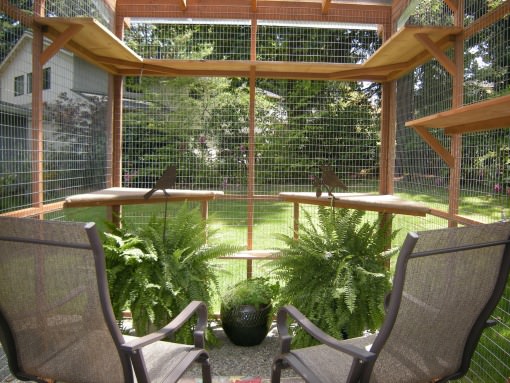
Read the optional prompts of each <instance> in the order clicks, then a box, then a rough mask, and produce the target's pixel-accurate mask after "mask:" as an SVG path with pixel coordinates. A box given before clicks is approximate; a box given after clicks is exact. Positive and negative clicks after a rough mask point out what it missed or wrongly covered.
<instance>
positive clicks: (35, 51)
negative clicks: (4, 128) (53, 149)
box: [31, 0, 45, 219]
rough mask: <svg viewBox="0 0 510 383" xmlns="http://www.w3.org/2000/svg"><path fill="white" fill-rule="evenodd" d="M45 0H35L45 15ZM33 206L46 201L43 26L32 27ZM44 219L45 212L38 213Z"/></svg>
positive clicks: (36, 206) (40, 205)
mask: <svg viewBox="0 0 510 383" xmlns="http://www.w3.org/2000/svg"><path fill="white" fill-rule="evenodd" d="M44 7H45V2H44V0H37V1H35V2H34V13H35V14H36V15H38V16H44ZM32 32H33V39H32V140H31V141H32V147H31V150H32V206H33V207H35V208H41V207H42V206H43V203H44V178H43V170H44V167H43V161H44V154H43V139H44V135H43V68H42V62H41V55H42V53H43V49H44V36H43V32H42V29H41V27H39V26H37V25H34V26H33V28H32ZM38 217H39V218H40V219H42V218H43V217H44V214H42V213H41V214H38Z"/></svg>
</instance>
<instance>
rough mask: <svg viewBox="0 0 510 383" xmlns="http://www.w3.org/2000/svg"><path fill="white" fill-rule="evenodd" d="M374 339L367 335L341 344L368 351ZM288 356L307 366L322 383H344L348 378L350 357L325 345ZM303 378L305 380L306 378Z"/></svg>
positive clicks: (304, 349) (372, 336)
mask: <svg viewBox="0 0 510 383" xmlns="http://www.w3.org/2000/svg"><path fill="white" fill-rule="evenodd" d="M375 337H376V335H368V336H363V337H359V338H353V339H347V340H344V341H343V342H345V343H346V344H352V345H354V346H357V347H359V348H363V349H366V350H369V349H370V346H371V345H372V343H373V341H374V339H375ZM290 354H291V355H293V356H294V357H296V358H297V359H299V361H300V362H301V363H303V364H304V365H305V366H307V367H308V369H309V370H310V371H311V372H312V374H314V375H315V376H317V378H319V380H320V381H321V382H322V383H338V382H345V381H346V380H347V377H348V376H349V371H350V367H351V364H352V361H353V358H352V357H351V356H350V355H347V354H345V353H343V352H340V351H337V350H335V349H333V348H331V347H329V346H326V345H318V346H312V347H305V348H300V349H295V350H292V351H291V352H290ZM333 370H334V371H333ZM304 378H305V379H306V377H304Z"/></svg>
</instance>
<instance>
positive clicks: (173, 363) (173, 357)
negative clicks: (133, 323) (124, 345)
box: [124, 335, 195, 383]
mask: <svg viewBox="0 0 510 383" xmlns="http://www.w3.org/2000/svg"><path fill="white" fill-rule="evenodd" d="M124 339H125V340H126V342H128V341H130V340H133V339H136V337H134V336H129V335H124ZM194 349H195V347H194V346H191V345H186V344H179V343H172V342H164V341H159V342H154V343H152V344H149V345H147V346H145V347H144V348H143V351H142V352H143V356H144V359H145V364H146V367H147V372H148V374H149V377H150V380H151V382H154V383H156V382H163V381H165V378H166V377H167V376H168V372H169V371H174V369H176V368H177V367H178V366H179V364H180V363H181V362H182V360H183V359H184V358H186V357H187V356H188V355H189V353H190V352H192V351H193V350H194ZM135 380H136V376H135Z"/></svg>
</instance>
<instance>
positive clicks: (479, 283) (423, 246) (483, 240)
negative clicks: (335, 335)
mask: <svg viewBox="0 0 510 383" xmlns="http://www.w3.org/2000/svg"><path fill="white" fill-rule="evenodd" d="M509 236H510V224H491V225H477V226H471V227H463V228H451V229H446V230H444V229H443V230H433V231H426V232H420V233H418V235H417V237H416V236H415V235H409V236H408V239H407V244H406V245H404V247H406V246H410V245H414V249H413V250H412V253H410V254H403V255H402V256H401V257H400V258H399V260H398V264H397V269H396V270H397V271H396V273H397V274H396V275H395V280H394V289H393V291H392V294H391V300H390V304H389V307H388V318H387V319H386V321H385V324H384V325H383V327H382V328H381V330H380V336H378V337H377V338H376V340H375V342H374V345H373V346H372V349H371V351H372V352H375V353H377V354H378V357H377V361H376V362H375V364H374V367H373V372H372V374H371V378H370V382H429V381H441V380H443V379H444V380H446V379H454V378H458V377H460V376H462V375H464V374H465V373H466V372H467V370H468V368H469V361H470V359H471V356H472V354H473V352H474V349H475V346H476V344H477V343H478V340H479V338H480V336H481V333H482V330H483V329H484V328H485V327H486V323H487V320H488V319H489V315H490V313H491V312H492V311H493V309H494V308H495V306H496V304H497V302H498V300H499V298H500V297H501V294H502V293H503V290H504V287H505V284H506V280H507V276H508V265H509V261H510V255H509V249H508V248H509V246H508V244H507V245H505V244H504V243H502V244H500V245H497V246H486V245H488V244H490V243H501V242H502V241H505V240H508V238H509ZM416 240H417V241H416ZM480 246H483V247H480ZM505 253H506V254H505ZM367 375H369V374H368V371H367V372H366V373H365V376H367Z"/></svg>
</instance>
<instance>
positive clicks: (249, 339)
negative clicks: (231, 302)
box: [220, 304, 271, 347]
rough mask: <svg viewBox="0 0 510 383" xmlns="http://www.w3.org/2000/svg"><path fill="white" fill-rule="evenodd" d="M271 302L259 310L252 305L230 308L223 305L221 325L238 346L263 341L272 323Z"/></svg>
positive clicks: (253, 344)
mask: <svg viewBox="0 0 510 383" xmlns="http://www.w3.org/2000/svg"><path fill="white" fill-rule="evenodd" d="M270 314H271V304H268V305H266V306H265V307H263V308H262V309H260V310H258V309H257V308H256V307H255V306H252V305H241V306H238V307H234V308H232V309H229V310H225V308H224V307H223V306H222V307H221V313H220V318H221V326H222V327H223V330H224V331H225V334H226V335H227V337H228V339H230V341H231V342H232V343H234V344H235V345H237V346H245V347H248V346H256V345H257V344H260V343H262V341H263V340H264V338H265V337H266V335H267V333H268V331H269V326H270V324H271V318H270V317H269V315H270Z"/></svg>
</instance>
